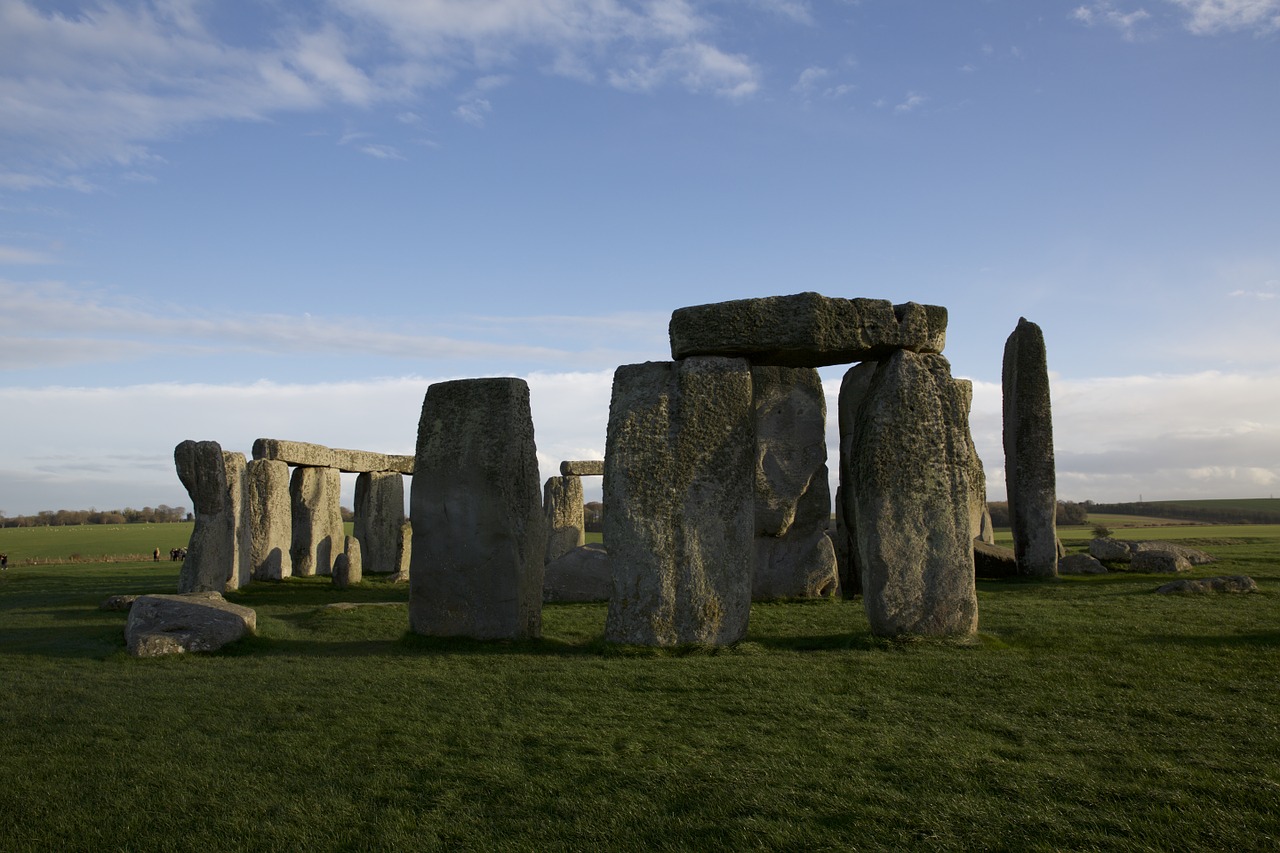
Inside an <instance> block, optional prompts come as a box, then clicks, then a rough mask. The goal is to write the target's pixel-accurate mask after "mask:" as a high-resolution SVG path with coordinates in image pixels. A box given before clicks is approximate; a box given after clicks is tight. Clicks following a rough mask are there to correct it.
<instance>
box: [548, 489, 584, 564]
mask: <svg viewBox="0 0 1280 853" xmlns="http://www.w3.org/2000/svg"><path fill="white" fill-rule="evenodd" d="M542 511H543V513H544V514H545V516H546V519H547V555H546V562H548V563H550V562H551V561H552V560H555V559H558V558H560V557H562V556H564V555H565V554H567V553H569V552H570V551H572V550H573V549H574V548H579V547H581V546H583V545H585V544H587V537H586V530H585V524H584V521H583V518H582V478H581V477H577V476H574V475H567V476H560V477H549V478H547V482H546V483H545V484H544V485H543V488H542Z"/></svg>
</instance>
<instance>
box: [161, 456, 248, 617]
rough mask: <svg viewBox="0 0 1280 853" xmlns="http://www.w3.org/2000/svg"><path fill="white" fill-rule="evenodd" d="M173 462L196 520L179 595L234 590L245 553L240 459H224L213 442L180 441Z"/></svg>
mask: <svg viewBox="0 0 1280 853" xmlns="http://www.w3.org/2000/svg"><path fill="white" fill-rule="evenodd" d="M173 459H174V464H175V466H176V467H177V469H178V479H180V480H181V481H182V485H183V486H185V487H186V489H187V494H188V495H190V496H191V503H192V507H193V510H192V511H193V513H194V514H195V525H194V528H193V529H192V532H191V541H190V543H189V544H188V546H187V556H186V558H185V559H184V560H183V561H182V569H181V571H180V572H179V574H178V591H179V592H182V593H187V592H205V591H216V592H222V591H224V590H228V589H237V588H238V587H239V586H240V584H241V577H240V565H241V560H242V557H243V556H245V552H247V548H246V547H245V545H246V543H247V537H245V538H243V539H242V537H241V528H240V513H241V508H242V504H243V500H244V494H243V489H244V477H243V471H244V455H243V454H240V453H224V452H223V450H222V447H221V445H219V444H218V442H216V441H184V442H182V443H180V444H179V445H178V446H177V447H175V448H174V451H173Z"/></svg>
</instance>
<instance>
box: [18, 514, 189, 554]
mask: <svg viewBox="0 0 1280 853" xmlns="http://www.w3.org/2000/svg"><path fill="white" fill-rule="evenodd" d="M194 526H195V522H192V521H177V522H174V523H173V524H78V525H73V526H70V527H6V528H3V529H0V551H3V552H4V553H6V554H8V555H9V565H16V564H19V563H27V562H30V561H39V562H45V563H48V562H73V561H80V560H89V559H92V560H99V561H104V560H123V559H134V560H141V559H150V557H151V551H152V550H153V549H155V548H159V549H160V558H161V559H162V560H168V559H169V549H170V548H185V547H186V545H187V542H189V541H190V540H191V529H192V528H193V527H194Z"/></svg>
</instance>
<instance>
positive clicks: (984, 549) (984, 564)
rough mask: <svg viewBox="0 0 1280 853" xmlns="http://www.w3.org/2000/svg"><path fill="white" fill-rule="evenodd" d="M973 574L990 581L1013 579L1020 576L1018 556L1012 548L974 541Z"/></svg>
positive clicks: (976, 539)
mask: <svg viewBox="0 0 1280 853" xmlns="http://www.w3.org/2000/svg"><path fill="white" fill-rule="evenodd" d="M973 573H974V576H975V577H980V578H986V579H988V580H990V579H993V578H995V579H999V578H1012V577H1017V575H1018V556H1017V555H1016V554H1015V553H1014V552H1013V549H1012V548H1005V547H1004V546H1003V545H996V544H994V543H991V542H985V541H983V540H982V539H978V538H976V537H975V538H974V540H973Z"/></svg>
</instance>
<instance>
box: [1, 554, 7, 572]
mask: <svg viewBox="0 0 1280 853" xmlns="http://www.w3.org/2000/svg"><path fill="white" fill-rule="evenodd" d="M8 568H9V555H8V554H0V569H8Z"/></svg>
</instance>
